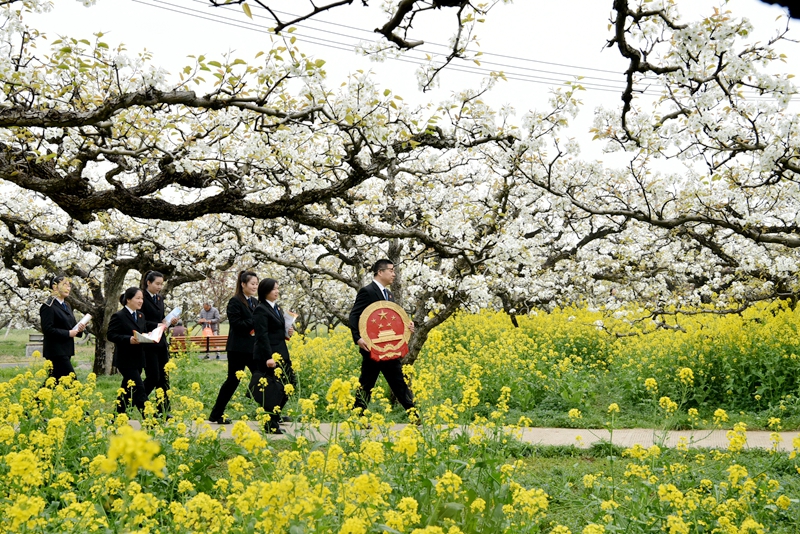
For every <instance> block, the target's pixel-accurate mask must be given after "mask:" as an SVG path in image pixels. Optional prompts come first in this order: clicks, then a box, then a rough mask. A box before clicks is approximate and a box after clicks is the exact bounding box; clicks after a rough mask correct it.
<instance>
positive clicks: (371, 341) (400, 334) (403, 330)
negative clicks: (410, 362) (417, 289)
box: [358, 300, 411, 362]
mask: <svg viewBox="0 0 800 534" xmlns="http://www.w3.org/2000/svg"><path fill="white" fill-rule="evenodd" d="M410 323H411V320H410V319H409V318H408V315H406V312H405V310H403V308H401V307H400V306H398V305H397V304H395V303H394V302H391V301H388V300H379V301H378V302H373V303H372V304H370V305H369V306H367V309H365V310H364V311H363V313H362V314H361V317H360V318H359V320H358V333H359V334H361V338H362V339H363V340H364V341H366V343H367V347H368V348H369V355H370V357H371V358H372V359H373V360H375V361H376V362H382V361H386V360H396V359H397V358H402V357H403V356H405V355H406V354H407V353H408V340H409V339H410V338H411V331H410V330H409V329H408V325H409V324H410Z"/></svg>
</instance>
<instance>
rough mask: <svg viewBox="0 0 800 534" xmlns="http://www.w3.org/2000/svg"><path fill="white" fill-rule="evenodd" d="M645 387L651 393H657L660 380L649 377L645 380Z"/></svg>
mask: <svg viewBox="0 0 800 534" xmlns="http://www.w3.org/2000/svg"><path fill="white" fill-rule="evenodd" d="M644 387H645V388H646V389H647V391H649V392H650V393H656V392H657V391H658V382H656V379H655V378H648V379H646V380H645V381H644Z"/></svg>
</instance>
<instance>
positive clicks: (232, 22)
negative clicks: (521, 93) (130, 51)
mask: <svg viewBox="0 0 800 534" xmlns="http://www.w3.org/2000/svg"><path fill="white" fill-rule="evenodd" d="M133 1H134V2H136V3H139V4H142V5H146V6H149V7H156V8H159V9H164V10H166V11H171V12H174V13H178V14H181V15H188V16H191V17H195V18H199V19H202V20H207V21H210V22H214V23H217V24H224V25H227V26H231V27H235V28H241V29H247V30H250V31H254V32H257V33H262V34H267V35H274V34H273V32H271V31H270V27H269V26H266V25H263V24H257V23H255V22H248V21H243V20H240V19H236V18H230V17H226V16H222V15H215V16H209V15H208V14H206V13H204V12H201V11H198V10H197V9H193V8H190V7H186V6H182V5H177V4H173V3H170V2H167V1H165V0H151V2H155V3H148V2H145V1H143V0H133ZM192 2H193V3H200V4H203V5H206V6H207V5H208V4H205V1H204V0H192ZM214 9H215V10H217V12H220V11H228V12H230V11H233V12H235V13H236V14H237V15H238V14H241V12H240V11H239V10H238V9H234V8H233V7H229V6H219V7H215V8H214ZM276 13H280V14H286V15H289V16H291V17H297V15H293V14H291V13H286V12H283V11H276ZM253 18H254V19H255V18H261V19H265V20H266V19H267V17H264V16H261V15H258V14H254V15H253ZM317 22H319V23H323V24H329V25H333V26H338V27H343V28H347V29H352V30H355V31H358V32H362V33H367V34H369V36H370V37H374V35H373V33H372V32H369V31H367V30H363V29H360V28H356V27H353V26H347V25H343V24H337V23H333V22H327V21H317ZM298 27H302V28H304V29H307V30H310V31H319V32H322V33H327V34H331V35H336V36H339V37H344V38H345V39H359V38H358V37H356V36H352V35H349V34H343V33H339V32H332V31H328V30H321V29H318V28H314V27H309V26H308V25H303V26H298ZM291 36H292V37H295V38H296V39H297V40H298V41H301V42H306V43H309V44H315V45H318V46H323V47H327V48H332V49H335V50H342V51H347V52H353V50H354V48H355V47H356V44H352V43H343V42H340V41H335V40H331V39H325V38H323V37H318V36H315V35H308V34H305V33H301V32H298V31H294V32H292V33H291ZM430 44H433V45H435V46H440V47H444V48H448V47H446V46H445V45H440V44H436V43H430ZM414 53H427V54H432V55H434V56H441V55H442V54H438V53H435V52H432V51H427V52H426V51H424V50H414V51H412V52H406V53H405V54H403V55H402V56H401V57H392V58H390V59H392V60H393V61H399V62H402V63H409V64H412V65H418V66H428V65H430V62H429V61H428V60H427V59H426V58H424V57H415V56H414ZM483 55H484V56H490V57H502V58H508V59H513V60H519V61H525V62H533V63H542V64H549V65H556V66H561V67H566V68H570V69H583V70H590V71H597V72H606V73H613V74H621V73H618V72H614V71H609V70H603V69H594V68H591V67H576V66H573V65H565V64H560V63H551V62H545V61H539V60H533V59H528V58H518V57H514V56H507V55H502V54H494V53H490V52H486V53H484V54H483ZM482 64H486V65H495V66H498V67H504V68H505V69H512V70H510V71H507V70H503V71H502V75H503V77H504V78H505V79H507V80H514V81H522V82H528V83H537V84H543V85H549V86H558V85H565V84H566V83H567V82H568V81H573V82H575V83H577V84H580V85H581V86H582V87H583V88H584V89H587V90H593V91H604V92H614V93H620V92H622V91H623V89H624V87H625V83H624V81H623V80H612V79H608V78H600V77H595V76H588V75H577V74H568V73H563V72H553V71H548V70H542V69H534V68H530V67H522V66H516V65H508V64H504V63H496V62H492V61H485V60H482V61H481V65H482ZM446 70H448V71H455V72H462V73H466V74H473V75H480V76H489V75H492V74H500V73H498V72H497V71H495V70H491V69H486V68H483V67H482V66H478V65H475V66H473V65H463V64H454V63H451V64H450V65H448V66H447V68H446ZM516 71H521V72H516ZM527 73H542V74H549V75H551V76H564V77H568V78H571V80H567V79H565V78H550V77H546V76H541V75H539V74H527ZM593 80H598V81H593ZM646 80H647V78H645V82H646ZM599 82H610V83H612V84H619V85H608V84H606V83H599ZM641 83H642V82H638V84H637V86H635V88H634V90H635V91H636V92H637V93H639V94H655V91H649V87H644V88H643V87H641ZM753 92H754V91H753ZM750 98H751V99H754V100H772V99H773V97H770V96H761V95H754V96H752V97H750Z"/></svg>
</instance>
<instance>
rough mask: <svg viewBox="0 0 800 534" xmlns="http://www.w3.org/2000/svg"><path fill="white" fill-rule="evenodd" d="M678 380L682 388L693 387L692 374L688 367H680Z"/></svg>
mask: <svg viewBox="0 0 800 534" xmlns="http://www.w3.org/2000/svg"><path fill="white" fill-rule="evenodd" d="M678 379H679V380H680V381H681V383H682V384H683V385H684V386H691V385H694V372H692V370H691V369H689V368H688V367H682V368H681V369H679V370H678Z"/></svg>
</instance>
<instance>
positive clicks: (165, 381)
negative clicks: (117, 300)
mask: <svg viewBox="0 0 800 534" xmlns="http://www.w3.org/2000/svg"><path fill="white" fill-rule="evenodd" d="M163 287H164V275H163V274H161V273H160V272H158V271H148V272H147V274H145V276H144V281H143V282H142V296H143V297H144V303H143V304H142V313H144V319H145V321H146V323H147V327H146V328H147V330H146V331H147V332H150V331H152V330H155V329H156V328H157V327H158V325H159V324H161V323H162V322H164V315H165V314H164V299H163V298H161V295H160V294H159V293H160V292H161V288H163ZM176 322H178V318H177V317H175V318H174V319H173V321H172V324H175V323H176ZM168 326H170V325H168ZM144 354H145V366H144V373H145V379H144V392H145V396H147V397H149V396H150V393H152V391H153V390H154V389H157V388H160V389H161V390H162V391H163V392H164V399H163V401H160V402H156V406H157V408H158V412H159V413H162V414H165V413H167V412H169V375H168V374H167V372H166V371H165V370H164V366H165V365H167V362H168V361H169V347H168V346H167V336H166V335H162V336H161V339H160V340H159V341H158V343H155V344H152V345H147V346H146V347H145V349H144Z"/></svg>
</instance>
